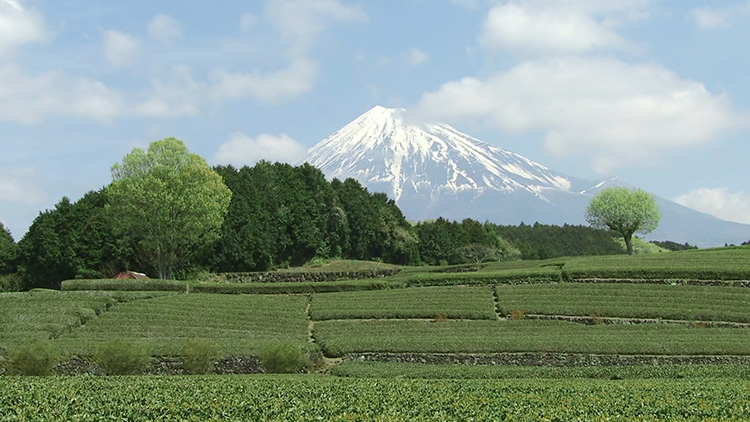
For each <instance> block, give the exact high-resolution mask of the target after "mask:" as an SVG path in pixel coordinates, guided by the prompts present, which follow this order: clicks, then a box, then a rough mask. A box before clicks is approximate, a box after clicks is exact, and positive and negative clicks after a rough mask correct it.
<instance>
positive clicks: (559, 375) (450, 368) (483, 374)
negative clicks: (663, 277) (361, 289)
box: [331, 362, 750, 383]
mask: <svg viewBox="0 0 750 422" xmlns="http://www.w3.org/2000/svg"><path fill="white" fill-rule="evenodd" d="M331 374H332V375H335V376H339V377H353V378H381V379H383V378H414V379H535V378H536V379H539V378H542V379H547V380H552V379H562V380H570V379H581V378H582V379H601V380H625V379H660V380H665V379H690V380H695V381H696V383H700V382H703V381H705V380H707V379H724V380H742V379H744V380H747V379H750V367H749V366H748V365H743V364H722V365H700V364H690V365H684V364H683V365H673V364H650V365H642V364H634V365H622V366H572V367H571V366H521V365H466V364H429V365H424V364H418V363H397V362H346V363H343V364H341V365H336V366H334V367H333V368H331Z"/></svg>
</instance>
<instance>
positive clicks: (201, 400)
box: [0, 376, 750, 421]
mask: <svg viewBox="0 0 750 422" xmlns="http://www.w3.org/2000/svg"><path fill="white" fill-rule="evenodd" d="M748 397H750V381H748V380H737V379H731V380H711V379H702V380H699V382H696V381H695V380H668V379H660V380H623V381H608V380H591V379H586V380H580V379H565V380H551V379H529V380H524V379H514V380H425V379H419V380H384V379H377V380H372V379H348V378H334V377H319V376H286V377H279V376H259V377H237V376H226V377H216V376H208V377H97V378H88V377H87V378H78V377H72V378H71V377H69V378H57V377H46V378H45V377H25V378H22V377H5V378H3V379H0V415H2V416H0V421H5V420H8V421H11V420H76V421H100V420H121V421H162V420H184V421H203V420H226V421H249V420H269V421H270V420H274V421H275V420H284V421H307V420H329V421H352V420H379V421H412V420H424V421H468V420H477V421H485V420H487V421H489V420H516V421H539V420H550V421H552V420H558V421H569V420H587V421H599V420H601V421H604V420H607V421H654V420H680V421H742V420H748V419H750V403H748Z"/></svg>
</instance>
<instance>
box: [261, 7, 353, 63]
mask: <svg viewBox="0 0 750 422" xmlns="http://www.w3.org/2000/svg"><path fill="white" fill-rule="evenodd" d="M266 17H267V18H268V19H270V21H271V23H272V24H273V25H274V26H275V27H276V29H277V30H278V31H279V33H280V34H281V36H282V37H283V38H284V39H286V40H287V41H289V42H291V43H292V44H293V50H294V51H293V53H294V54H295V55H299V54H301V53H302V52H304V51H306V50H307V49H308V48H309V47H310V45H312V44H313V43H314V41H315V39H316V37H317V35H318V34H319V33H320V32H321V31H323V30H324V29H326V28H328V27H330V26H332V25H334V24H337V23H351V22H363V21H365V20H366V19H367V18H366V16H365V14H364V12H363V11H362V9H361V8H359V7H357V6H349V5H345V4H343V3H341V2H340V1H338V0H271V1H269V2H268V4H267V7H266Z"/></svg>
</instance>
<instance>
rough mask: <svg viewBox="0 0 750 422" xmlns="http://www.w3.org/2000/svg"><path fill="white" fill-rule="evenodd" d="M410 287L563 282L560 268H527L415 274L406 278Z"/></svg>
mask: <svg viewBox="0 0 750 422" xmlns="http://www.w3.org/2000/svg"><path fill="white" fill-rule="evenodd" d="M405 281H406V283H407V285H409V286H455V285H458V284H496V283H503V284H529V283H549V282H557V281H562V274H561V272H560V270H559V269H558V268H555V267H542V268H525V269H507V270H501V271H478V272H462V273H415V274H410V275H409V276H408V277H406V278H405Z"/></svg>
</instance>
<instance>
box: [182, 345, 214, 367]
mask: <svg viewBox="0 0 750 422" xmlns="http://www.w3.org/2000/svg"><path fill="white" fill-rule="evenodd" d="M220 356H221V350H220V349H219V347H218V346H217V345H215V344H214V343H212V342H210V341H208V340H204V339H190V340H188V341H187V342H186V343H185V350H184V351H183V352H182V357H183V359H184V362H185V369H187V370H188V372H189V373H191V374H210V373H211V372H213V370H214V362H215V361H216V359H218V358H219V357H220Z"/></svg>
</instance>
